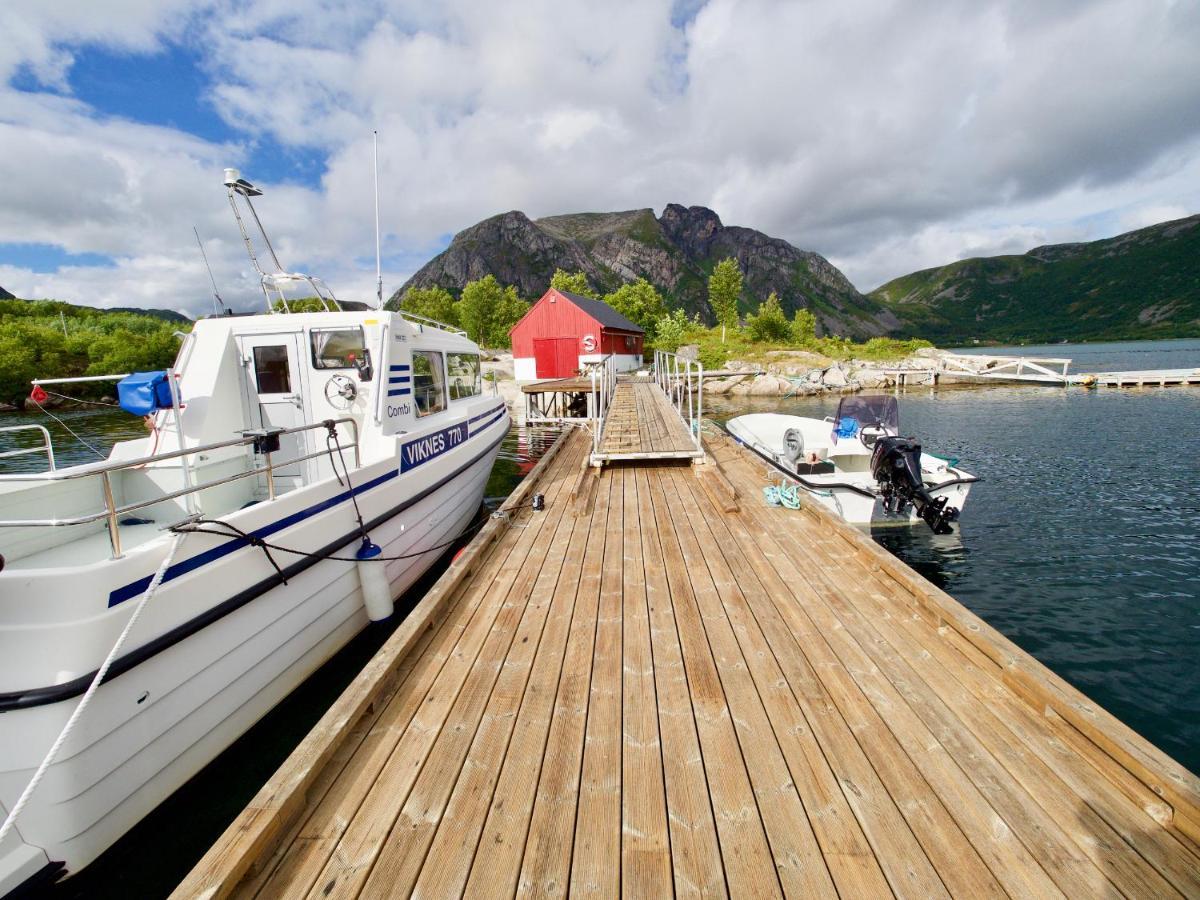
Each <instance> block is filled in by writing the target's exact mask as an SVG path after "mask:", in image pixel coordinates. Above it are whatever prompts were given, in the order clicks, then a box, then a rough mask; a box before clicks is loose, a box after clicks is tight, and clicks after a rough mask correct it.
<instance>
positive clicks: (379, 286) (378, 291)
mask: <svg viewBox="0 0 1200 900" xmlns="http://www.w3.org/2000/svg"><path fill="white" fill-rule="evenodd" d="M372 134H373V135H374V136H375V296H376V298H377V301H378V302H377V303H376V304H375V307H376V309H383V266H382V262H381V260H380V255H379V132H378V131H373V132H372Z"/></svg>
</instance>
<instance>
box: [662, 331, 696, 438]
mask: <svg viewBox="0 0 1200 900" xmlns="http://www.w3.org/2000/svg"><path fill="white" fill-rule="evenodd" d="M654 380H655V382H656V383H657V384H658V386H659V387H660V388H662V390H663V393H665V394H666V395H667V399H669V400H670V401H671V405H672V406H673V407H675V411H676V412H677V413H679V415H680V417H681V418H682V419H683V420H684V421H685V422H687V424H688V432H689V433H690V434H691V435H692V440H693V441H694V442H695V444H696V450H698V451H700V452H703V450H704V447H703V444H701V441H700V422H701V420H702V419H703V418H704V366H703V365H702V364H701V363H700V361H699V360H695V359H684V358H683V357H681V356H678V355H677V354H674V353H668V352H667V351H665V350H655V351H654Z"/></svg>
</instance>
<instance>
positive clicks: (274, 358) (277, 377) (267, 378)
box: [254, 344, 292, 394]
mask: <svg viewBox="0 0 1200 900" xmlns="http://www.w3.org/2000/svg"><path fill="white" fill-rule="evenodd" d="M254 380H255V381H256V382H257V383H258V392H259V393H260V394H290V393H291V392H292V370H291V369H289V368H288V352H287V347H285V346H284V345H283V344H272V345H270V346H265V347H255V348H254Z"/></svg>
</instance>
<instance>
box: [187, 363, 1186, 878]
mask: <svg viewBox="0 0 1200 900" xmlns="http://www.w3.org/2000/svg"><path fill="white" fill-rule="evenodd" d="M647 387H648V388H649V389H650V390H652V391H653V390H658V391H660V392H661V388H659V387H658V386H657V385H649V386H647ZM619 397H620V395H619V394H618V395H617V396H616V397H615V398H614V403H615V402H616V400H617V399H619ZM660 400H661V401H663V402H667V403H669V401H667V398H666V396H665V395H664V397H662V398H655V402H654V403H653V404H651V406H650V407H649V410H650V412H651V414H652V415H657V414H658V412H656V411H661V409H662V406H661V403H659V401H660ZM647 409H648V408H647V407H646V406H645V405H644V404H640V403H637V402H635V403H634V406H633V410H634V413H633V418H632V419H629V418H626V419H625V424H624V425H623V426H622V427H623V428H624V429H625V430H626V431H627V432H628V433H629V435H631V437H630V438H629V442H630V443H637V442H640V441H645V440H646V437H645V435H646V434H647V432H646V431H644V430H643V429H642V425H641V423H642V416H643V414H644V413H646V412H647ZM616 421H617V418H616V416H615V415H614V416H612V417H610V419H609V424H610V425H614V424H615V423H616ZM635 426H636V427H635ZM706 431H707V432H713V433H711V434H706V436H705V440H704V449H705V451H706V456H705V457H704V459H703V461H702V462H700V463H699V464H696V463H693V462H691V461H688V460H683V461H680V460H670V459H666V460H650V461H639V462H633V463H615V464H614V463H611V462H608V463H605V464H604V465H603V466H602V467H600V468H597V467H595V466H593V465H590V464H591V463H592V462H593V460H592V450H593V439H592V438H591V437H589V436H588V435H587V434H586V433H584V432H583V430H582V429H570V430H568V432H567V433H565V434H564V435H563V436H562V437H560V438H559V439H558V440H557V441H556V442H555V444H554V445H553V447H552V448H551V449H550V451H549V452H547V453H546V455H545V456H544V457H543V458H542V459H541V460H540V461H539V463H538V464H537V466H536V467H535V469H534V470H533V472H531V474H530V475H529V476H528V477H527V478H526V480H525V481H524V482H523V483H522V484H521V485H520V486H519V488H518V490H517V491H516V492H515V493H514V494H513V496H512V497H510V498H509V500H508V501H507V502H506V503H505V505H504V506H503V507H502V509H501V511H500V515H499V516H498V517H495V518H493V520H492V521H490V522H489V523H488V525H487V527H485V529H484V530H483V531H482V532H481V533H480V534H479V535H478V536H477V537H476V538H475V539H474V540H473V541H472V542H471V544H470V545H469V546H468V548H467V549H466V551H465V552H464V553H463V555H462V556H461V557H460V558H458V559H457V560H456V561H455V562H454V563H453V564H452V565H451V566H450V568H449V570H448V571H447V572H446V573H445V574H444V575H443V576H442V578H441V579H440V580H439V581H438V583H437V584H436V585H435V586H434V588H433V589H432V590H431V591H430V593H429V594H427V595H426V596H425V598H424V599H423V600H422V601H421V602H420V603H419V605H418V606H417V608H416V609H415V610H414V612H413V613H412V614H411V615H410V616H409V618H408V619H407V620H406V621H405V622H403V623H402V624H401V625H400V627H399V628H398V629H397V631H396V632H395V634H394V635H393V636H392V637H391V638H390V639H389V641H388V642H387V644H386V645H385V646H384V647H383V648H382V649H381V650H380V652H379V654H378V655H377V656H376V657H375V658H374V659H373V660H372V661H371V662H370V663H369V664H368V665H367V666H366V668H365V669H364V670H363V672H362V674H361V675H360V676H359V677H358V678H357V680H355V681H354V682H353V683H352V684H351V685H350V686H349V687H348V688H347V690H346V692H345V693H344V694H343V696H342V697H341V698H340V699H339V700H338V701H337V703H336V704H335V705H334V706H333V707H332V708H331V709H330V710H329V711H328V712H327V713H326V715H325V716H324V717H323V718H322V719H321V721H320V722H319V723H318V725H317V726H316V728H315V729H314V730H313V731H312V732H311V733H310V734H309V735H308V737H307V738H305V740H304V741H303V742H302V743H301V744H300V745H299V747H297V748H296V750H295V752H294V753H293V754H292V756H291V757H290V758H289V759H288V760H287V761H286V762H285V763H284V765H283V766H282V767H281V768H280V769H279V771H278V772H276V773H275V775H274V776H273V777H272V778H271V779H270V781H269V782H268V783H267V784H266V785H265V786H264V787H263V788H262V790H261V791H260V792H259V793H258V795H257V796H256V797H255V798H254V799H253V801H252V802H251V803H250V805H249V806H248V807H247V808H246V810H245V811H244V812H243V813H242V814H241V815H240V816H239V817H238V818H237V819H236V820H235V821H234V822H233V824H232V825H231V826H230V827H229V829H228V830H227V831H226V832H225V834H224V835H223V836H222V837H221V838H220V839H219V840H218V841H217V843H216V844H215V846H213V848H212V849H211V850H210V851H209V852H208V853H207V855H206V856H205V857H204V858H203V859H202V860H201V861H200V862H199V863H198V864H197V866H196V867H195V869H194V870H193V871H192V872H191V874H189V875H188V877H187V879H186V880H185V881H184V882H183V883H182V884H181V885H180V886H179V888H178V890H177V892H176V896H178V897H188V898H192V897H225V896H229V895H236V896H241V897H276V896H287V897H306V896H307V897H313V898H326V897H360V896H361V897H377V896H408V895H410V894H411V895H415V896H421V897H439V898H440V897H450V896H461V895H464V894H465V895H467V896H514V895H522V896H524V895H530V896H533V895H538V896H563V895H566V894H580V895H582V894H593V895H599V896H606V897H615V896H618V895H621V894H626V895H630V896H644V897H671V896H672V895H674V896H685V895H686V896H730V895H731V896H735V897H771V896H794V897H834V896H841V897H886V896H893V895H894V896H897V897H899V896H906V897H921V898H928V897H945V896H960V897H979V896H992V897H1003V896H1021V897H1038V898H1042V897H1062V896H1067V897H1082V896H1087V897H1097V896H1119V895H1125V896H1147V897H1168V896H1180V895H1183V896H1200V847H1198V842H1200V782H1198V780H1197V779H1196V777H1195V776H1194V775H1192V774H1191V773H1189V772H1188V771H1186V770H1185V769H1183V768H1182V767H1181V766H1179V765H1178V764H1177V763H1175V762H1174V761H1173V760H1171V759H1170V758H1169V757H1167V756H1166V755H1165V754H1163V753H1162V752H1161V751H1159V750H1157V749H1156V748H1155V747H1154V746H1152V745H1151V744H1150V743H1149V742H1147V741H1146V740H1144V739H1143V738H1141V737H1139V736H1138V735H1137V734H1135V733H1134V732H1132V731H1131V730H1130V729H1129V728H1127V727H1126V726H1125V725H1123V724H1122V723H1121V722H1119V721H1117V720H1116V719H1115V718H1113V717H1112V716H1111V715H1109V714H1108V713H1107V712H1105V711H1104V710H1103V709H1101V708H1099V707H1097V706H1096V705H1095V704H1093V703H1091V702H1090V701H1089V700H1088V699H1087V698H1086V697H1084V696H1083V695H1082V694H1080V693H1079V692H1078V691H1076V690H1075V689H1073V688H1072V687H1070V686H1069V685H1068V684H1066V683H1065V682H1064V681H1063V680H1062V679H1060V678H1058V677H1057V676H1056V675H1054V674H1053V673H1051V672H1050V671H1049V670H1047V669H1046V668H1045V667H1043V666H1042V665H1040V664H1039V663H1038V662H1036V661H1035V660H1034V659H1033V658H1031V657H1030V656H1029V655H1028V654H1026V653H1025V652H1023V651H1022V650H1020V649H1019V648H1018V647H1016V646H1015V645H1014V644H1012V643H1011V642H1009V641H1008V640H1006V639H1005V638H1004V637H1002V636H1001V635H1000V634H998V633H997V632H996V631H995V630H993V629H992V628H990V627H989V626H988V625H987V624H986V623H985V622H983V621H982V620H980V619H979V618H977V617H976V616H974V615H973V614H971V613H970V612H969V611H967V610H966V609H965V608H964V607H962V606H961V605H960V604H958V603H957V602H956V601H955V600H954V599H953V598H951V597H949V596H947V595H946V594H944V593H942V592H941V591H939V590H938V589H937V588H935V587H933V586H932V585H930V584H928V583H927V582H925V581H924V580H922V579H921V578H920V577H918V576H917V575H915V574H914V573H913V572H912V571H911V570H909V569H908V568H907V567H906V566H904V565H903V564H902V563H901V562H899V561H898V560H897V559H895V558H894V557H893V556H891V555H890V554H889V553H887V552H886V551H884V550H882V549H881V548H879V547H878V546H877V545H876V544H875V543H874V542H872V541H871V540H870V539H869V538H868V537H867V536H866V535H864V534H863V533H862V532H860V531H858V530H856V529H854V528H852V527H850V526H848V525H846V524H845V523H843V522H842V521H841V520H839V519H837V518H835V517H833V516H832V515H831V514H829V513H826V512H825V511H824V510H823V509H822V508H821V507H820V506H818V505H817V504H814V503H807V504H805V505H804V507H803V509H802V510H800V511H789V510H784V509H780V508H771V507H767V506H766V505H765V504H764V502H763V500H762V488H763V486H764V485H765V484H767V483H768V481H769V480H770V479H771V478H772V477H777V476H775V475H774V473H773V472H768V470H767V467H766V465H765V464H764V463H762V462H761V461H760V460H759V459H758V458H757V457H755V456H753V455H752V454H750V453H749V452H748V451H746V450H744V449H743V448H740V447H738V446H737V445H736V444H735V443H734V442H733V441H732V440H730V439H728V438H727V437H724V436H723V435H721V434H718V433H715V429H712V428H708V429H706ZM635 434H636V435H638V436H639V437H637V438H634V437H632V435H635ZM650 440H651V441H653V438H652V437H651V438H650ZM534 493H541V494H543V495H544V498H545V507H544V509H542V510H534V509H533V508H532V504H531V503H530V499H531V497H532V495H533V494H534ZM1015 602H1019V598H1015Z"/></svg>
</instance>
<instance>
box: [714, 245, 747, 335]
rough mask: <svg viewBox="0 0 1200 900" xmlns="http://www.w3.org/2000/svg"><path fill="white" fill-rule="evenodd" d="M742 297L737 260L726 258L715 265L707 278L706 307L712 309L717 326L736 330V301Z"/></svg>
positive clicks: (740, 275) (740, 277)
mask: <svg viewBox="0 0 1200 900" xmlns="http://www.w3.org/2000/svg"><path fill="white" fill-rule="evenodd" d="M741 296H742V270H741V269H739V268H738V264H737V260H736V259H734V258H733V257H726V258H725V259H723V260H721V261H720V262H719V263H717V265H716V267H715V268H714V269H713V273H712V275H710V276H709V277H708V305H709V306H710V307H712V311H713V315H714V316H716V318H717V324H718V325H722V326H724V327H727V328H736V327H737V323H738V299H739V298H740V297H741Z"/></svg>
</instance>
